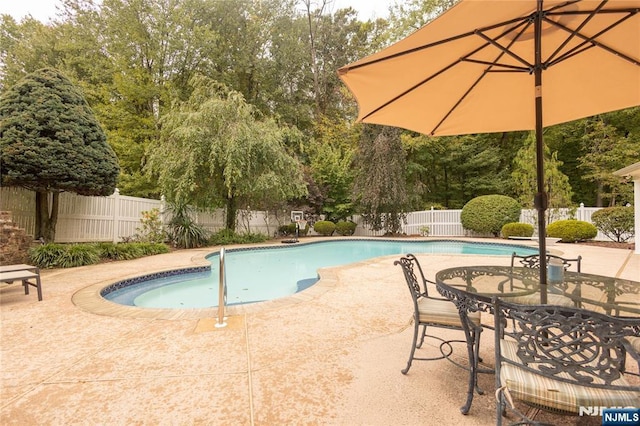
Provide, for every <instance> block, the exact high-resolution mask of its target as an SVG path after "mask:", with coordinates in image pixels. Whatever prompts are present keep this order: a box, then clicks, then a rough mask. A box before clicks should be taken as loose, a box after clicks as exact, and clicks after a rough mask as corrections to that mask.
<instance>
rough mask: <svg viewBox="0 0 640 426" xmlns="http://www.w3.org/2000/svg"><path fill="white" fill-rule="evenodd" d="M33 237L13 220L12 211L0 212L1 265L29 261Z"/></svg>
mask: <svg viewBox="0 0 640 426" xmlns="http://www.w3.org/2000/svg"><path fill="white" fill-rule="evenodd" d="M32 242H33V237H31V236H29V235H27V233H26V231H25V230H24V229H23V228H20V227H18V225H17V224H16V223H15V222H13V219H12V217H11V212H0V265H12V264H15V263H28V253H29V247H30V246H31V243H32Z"/></svg>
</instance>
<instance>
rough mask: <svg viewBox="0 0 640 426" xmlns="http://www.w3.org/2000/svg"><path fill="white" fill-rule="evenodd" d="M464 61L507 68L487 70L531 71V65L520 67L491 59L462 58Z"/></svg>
mask: <svg viewBox="0 0 640 426" xmlns="http://www.w3.org/2000/svg"><path fill="white" fill-rule="evenodd" d="M462 61H463V62H471V63H474V64H481V65H489V66H492V67H501V68H507V69H505V70H487V72H514V71H524V72H531V66H527V67H519V66H516V65H509V64H501V63H498V62H489V61H481V60H479V59H468V58H467V59H462Z"/></svg>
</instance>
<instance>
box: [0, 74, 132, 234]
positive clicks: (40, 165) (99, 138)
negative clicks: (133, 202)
mask: <svg viewBox="0 0 640 426" xmlns="http://www.w3.org/2000/svg"><path fill="white" fill-rule="evenodd" d="M0 147H1V148H2V156H1V160H2V161H1V163H2V166H1V167H0V172H1V176H2V185H6V186H21V187H23V188H27V189H30V190H33V191H36V235H35V237H36V238H40V237H42V238H44V240H45V241H47V242H52V241H54V238H55V226H56V221H57V218H58V196H59V193H60V192H62V191H70V192H75V193H76V194H79V195H111V194H112V193H113V191H114V190H115V187H116V181H117V178H118V173H119V172H120V168H119V166H118V159H117V158H116V155H115V153H114V152H113V150H112V149H111V147H109V145H108V144H107V140H106V136H105V134H104V132H103V130H102V128H101V127H100V124H99V123H98V121H97V120H96V118H95V116H94V114H93V111H92V110H91V108H89V105H88V104H87V102H86V100H85V98H84V97H83V95H82V93H81V92H80V90H78V88H76V87H75V86H74V85H73V84H72V83H71V82H70V81H69V80H68V79H67V78H66V77H65V76H63V75H62V74H61V73H60V72H59V71H57V70H55V69H52V68H43V69H40V70H38V71H35V72H33V73H31V74H29V75H27V76H26V77H25V78H23V79H22V80H20V81H19V82H18V83H17V84H15V85H14V86H12V87H11V88H10V89H8V90H7V91H5V92H4V93H3V94H2V96H1V97H0ZM49 195H51V201H52V205H51V206H49Z"/></svg>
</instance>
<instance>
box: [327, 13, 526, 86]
mask: <svg viewBox="0 0 640 426" xmlns="http://www.w3.org/2000/svg"><path fill="white" fill-rule="evenodd" d="M527 19H528V17H524V18H522V17H518V18H514V19H509V20H507V21H502V22H499V23H497V24H493V25H490V26H488V27H484V28H476V29H474V30H471V31H468V32H466V33H462V34H458V35H455V36H453V37H449V38H445V39H442V40H438V41H434V42H432V43H427V44H424V45H422V46H418V47H414V48H412V49H407V50H403V51H402V52H397V53H393V54H391V55H388V56H383V57H382V58H376V59H372V60H369V61H365V62H359V63H357V64H354V65H351V66H349V65H346V66H344V67H342V68H340V69H339V70H338V73H339V74H346V73H347V72H349V71H350V70H354V69H357V68H362V67H365V66H368V65H373V64H376V63H378V62H384V61H387V60H389V59H395V58H399V57H401V56H405V55H409V54H411V53H415V52H419V51H421V50H426V49H429V48H431V47H435V46H439V45H441V44H445V43H449V42H452V41H456V40H459V39H462V38H466V37H470V36H473V35H477V33H478V31H489V30H493V29H496V28H500V27H505V26H507V25H510V24H513V23H516V22H523V21H526V20H527ZM427 25H429V24H427ZM507 32H509V31H507ZM484 47H486V46H482V48H484ZM475 52H477V50H476V51H474V53H475Z"/></svg>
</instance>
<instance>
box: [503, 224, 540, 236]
mask: <svg viewBox="0 0 640 426" xmlns="http://www.w3.org/2000/svg"><path fill="white" fill-rule="evenodd" d="M501 234H502V238H509V237H531V236H532V235H533V225H531V224H529V223H521V222H511V223H506V224H505V225H504V226H503V227H502V231H501Z"/></svg>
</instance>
